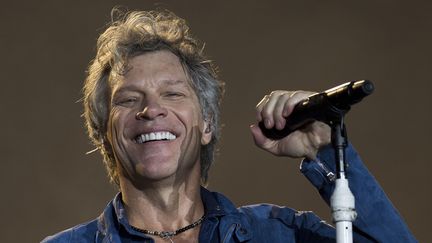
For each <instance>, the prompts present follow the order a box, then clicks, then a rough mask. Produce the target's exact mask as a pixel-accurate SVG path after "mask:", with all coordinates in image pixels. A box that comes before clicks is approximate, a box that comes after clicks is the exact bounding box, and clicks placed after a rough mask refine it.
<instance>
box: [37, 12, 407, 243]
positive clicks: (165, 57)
mask: <svg viewBox="0 0 432 243" xmlns="http://www.w3.org/2000/svg"><path fill="white" fill-rule="evenodd" d="M222 93H223V84H222V82H221V81H219V80H218V79H217V76H216V73H215V69H214V67H213V64H212V63H211V62H210V61H208V60H206V59H205V56H204V54H203V52H202V46H201V45H199V44H198V43H197V41H196V40H194V39H193V38H192V37H191V35H190V33H189V29H188V27H187V26H186V24H185V21H184V20H182V19H180V18H178V17H177V16H175V15H174V14H172V13H170V12H167V11H162V12H131V13H128V14H126V15H125V16H123V17H122V18H121V19H119V20H117V21H114V22H113V23H112V24H111V25H110V27H108V29H107V30H106V31H105V32H104V33H103V34H102V35H101V36H100V37H99V40H98V51H97V55H96V57H95V59H94V61H93V62H92V64H91V65H90V67H89V73H88V77H87V79H86V81H85V87H84V108H85V112H84V117H85V119H86V125H87V128H88V132H89V136H90V138H91V139H92V141H93V143H94V144H95V145H96V146H97V148H98V149H99V150H100V152H101V153H102V155H103V157H104V162H105V164H106V167H107V170H108V173H109V176H110V178H111V181H112V182H113V183H115V184H116V185H117V186H118V188H119V193H118V194H117V195H116V197H115V198H114V199H113V200H112V201H111V202H110V203H109V204H108V206H107V207H106V209H105V210H104V212H103V213H102V214H101V215H100V216H99V217H98V218H97V219H95V220H93V221H91V222H87V223H84V224H81V225H78V226H75V227H73V228H71V229H68V230H65V231H63V232H60V233H58V234H56V235H54V236H51V237H47V238H46V239H45V240H44V242H284V243H286V242H334V241H335V230H334V228H333V227H332V226H330V225H328V224H326V223H325V222H323V221H321V220H320V219H319V218H318V217H316V216H315V215H314V214H313V213H310V212H298V211H295V210H293V209H290V208H287V207H279V206H275V205H270V204H266V205H252V206H244V207H241V208H235V207H234V205H233V204H232V203H231V202H230V201H229V200H228V199H227V198H226V197H224V196H223V195H222V194H220V193H216V192H210V191H208V190H207V189H205V187H204V186H205V184H206V182H207V177H208V171H209V169H210V166H211V164H212V162H213V160H214V158H213V155H214V148H215V145H216V143H217V141H218V138H219V105H220V100H221V96H222ZM310 94H311V92H304V91H299V92H291V91H274V92H272V93H271V94H269V95H266V96H265V97H264V98H263V100H262V101H261V102H260V103H259V104H258V105H257V114H256V115H257V123H258V122H263V123H264V124H265V126H266V127H267V128H273V127H276V128H278V129H280V128H283V127H284V125H285V121H286V119H287V118H288V119H289V115H290V112H291V111H292V109H293V107H294V106H295V104H297V103H298V102H299V101H300V100H302V99H304V98H305V97H307V96H308V95H310ZM257 123H256V124H255V125H253V126H251V132H252V136H253V139H254V141H255V143H256V145H257V146H258V147H259V148H262V149H264V150H266V151H268V152H270V153H272V154H275V155H278V156H288V157H296V158H305V160H304V161H303V162H302V166H301V171H302V172H303V173H304V174H305V176H306V177H307V178H308V179H309V180H310V181H311V182H312V184H313V185H314V186H315V187H317V188H318V189H319V192H320V193H321V195H322V197H323V198H324V200H326V201H328V200H329V197H330V195H331V192H332V190H333V188H334V181H333V177H332V173H331V171H332V170H334V165H333V164H332V161H333V160H332V156H333V154H334V151H333V150H332V149H331V148H330V147H329V146H327V145H328V143H329V140H330V139H329V137H330V129H329V127H328V126H327V125H325V124H322V123H318V122H315V123H313V124H310V125H309V126H308V128H307V129H304V130H299V131H296V132H294V133H292V134H290V135H289V136H287V137H285V138H283V139H281V140H271V139H268V138H266V137H265V136H264V135H263V133H262V132H261V130H260V129H259V128H258V126H257ZM347 157H348V159H349V161H350V162H351V164H350V167H349V170H348V172H347V173H349V177H350V178H353V179H352V184H350V185H351V187H352V191H353V193H354V195H355V196H356V200H357V201H356V202H357V206H358V210H357V211H358V215H359V216H358V218H357V220H356V221H355V222H354V230H355V233H354V238H355V240H356V241H357V242H377V241H379V242H414V241H415V239H414V238H413V236H412V235H411V234H410V232H409V230H408V228H407V227H406V225H405V223H404V222H403V220H402V219H401V218H400V216H399V214H398V213H397V211H396V210H395V209H394V208H393V206H392V205H391V203H390V201H389V200H388V198H387V197H386V196H385V194H384V192H383V191H382V189H381V188H380V187H379V185H378V184H377V183H376V181H375V180H374V179H373V177H372V176H371V175H370V174H369V172H368V171H367V169H366V168H365V167H364V165H363V164H362V162H361V160H360V158H359V157H358V155H357V154H356V152H355V151H354V149H353V148H352V147H351V146H350V147H349V148H348V150H347ZM368 205H373V207H369V206H368Z"/></svg>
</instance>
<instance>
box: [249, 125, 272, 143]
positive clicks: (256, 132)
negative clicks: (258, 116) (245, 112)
mask: <svg viewBox="0 0 432 243" xmlns="http://www.w3.org/2000/svg"><path fill="white" fill-rule="evenodd" d="M249 128H250V130H251V133H252V138H253V140H254V142H255V144H256V145H257V146H258V147H260V148H263V147H264V145H265V144H266V142H267V141H268V138H267V137H266V136H264V134H263V133H262V131H261V129H260V128H259V127H258V126H257V124H253V125H250V127H249Z"/></svg>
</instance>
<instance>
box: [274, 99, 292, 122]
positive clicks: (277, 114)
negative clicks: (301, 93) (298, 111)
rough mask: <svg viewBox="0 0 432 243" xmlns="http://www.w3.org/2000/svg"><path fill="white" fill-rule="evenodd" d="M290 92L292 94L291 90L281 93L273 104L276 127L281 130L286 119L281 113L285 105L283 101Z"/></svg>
mask: <svg viewBox="0 0 432 243" xmlns="http://www.w3.org/2000/svg"><path fill="white" fill-rule="evenodd" d="M291 94H292V93H291V92H285V93H283V94H281V95H280V96H279V98H278V100H277V102H276V104H275V107H274V111H273V119H274V122H275V126H276V129H279V130H281V129H283V128H284V127H285V123H286V120H285V117H284V115H283V114H282V113H283V110H284V107H285V103H286V102H287V101H288V99H289V98H290V96H291Z"/></svg>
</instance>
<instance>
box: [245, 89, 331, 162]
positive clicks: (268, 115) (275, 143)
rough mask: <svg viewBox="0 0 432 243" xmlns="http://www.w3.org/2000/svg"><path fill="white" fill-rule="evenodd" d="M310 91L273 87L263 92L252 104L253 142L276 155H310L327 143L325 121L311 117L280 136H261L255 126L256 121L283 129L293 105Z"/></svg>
mask: <svg viewBox="0 0 432 243" xmlns="http://www.w3.org/2000/svg"><path fill="white" fill-rule="evenodd" d="M312 94H315V93H314V92H310V91H294V92H293V91H284V90H277V91H273V92H271V93H270V94H269V95H266V96H264V98H263V99H262V100H261V101H260V102H259V103H258V105H257V106H256V112H257V123H256V124H254V125H252V126H251V132H252V136H253V139H254V141H255V144H256V145H257V146H258V147H260V148H262V149H264V150H266V151H268V152H270V153H272V154H274V155H277V156H288V157H292V158H301V157H307V158H309V159H314V158H315V157H316V154H317V152H318V150H319V149H320V148H321V147H322V146H324V145H327V144H329V143H330V136H331V131H330V127H329V126H328V125H326V124H325V123H322V122H318V121H315V122H313V123H311V124H309V125H307V126H306V127H304V128H302V129H299V130H296V131H294V132H293V133H291V134H289V135H288V136H286V137H284V138H282V139H280V140H272V139H269V138H267V137H265V136H264V134H263V133H262V131H261V129H260V128H259V127H258V123H259V122H263V123H264V125H265V127H266V128H268V129H271V128H273V127H275V128H276V129H279V130H281V129H283V128H284V127H285V123H286V119H289V115H290V114H291V112H292V111H293V109H294V106H295V105H296V104H297V103H298V102H300V101H301V100H303V99H306V98H307V97H308V96H310V95H312Z"/></svg>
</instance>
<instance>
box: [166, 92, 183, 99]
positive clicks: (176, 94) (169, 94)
mask: <svg viewBox="0 0 432 243" xmlns="http://www.w3.org/2000/svg"><path fill="white" fill-rule="evenodd" d="M163 96H165V97H168V98H181V97H184V96H185V95H184V94H183V93H181V92H176V91H169V92H165V93H164V95H163Z"/></svg>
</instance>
